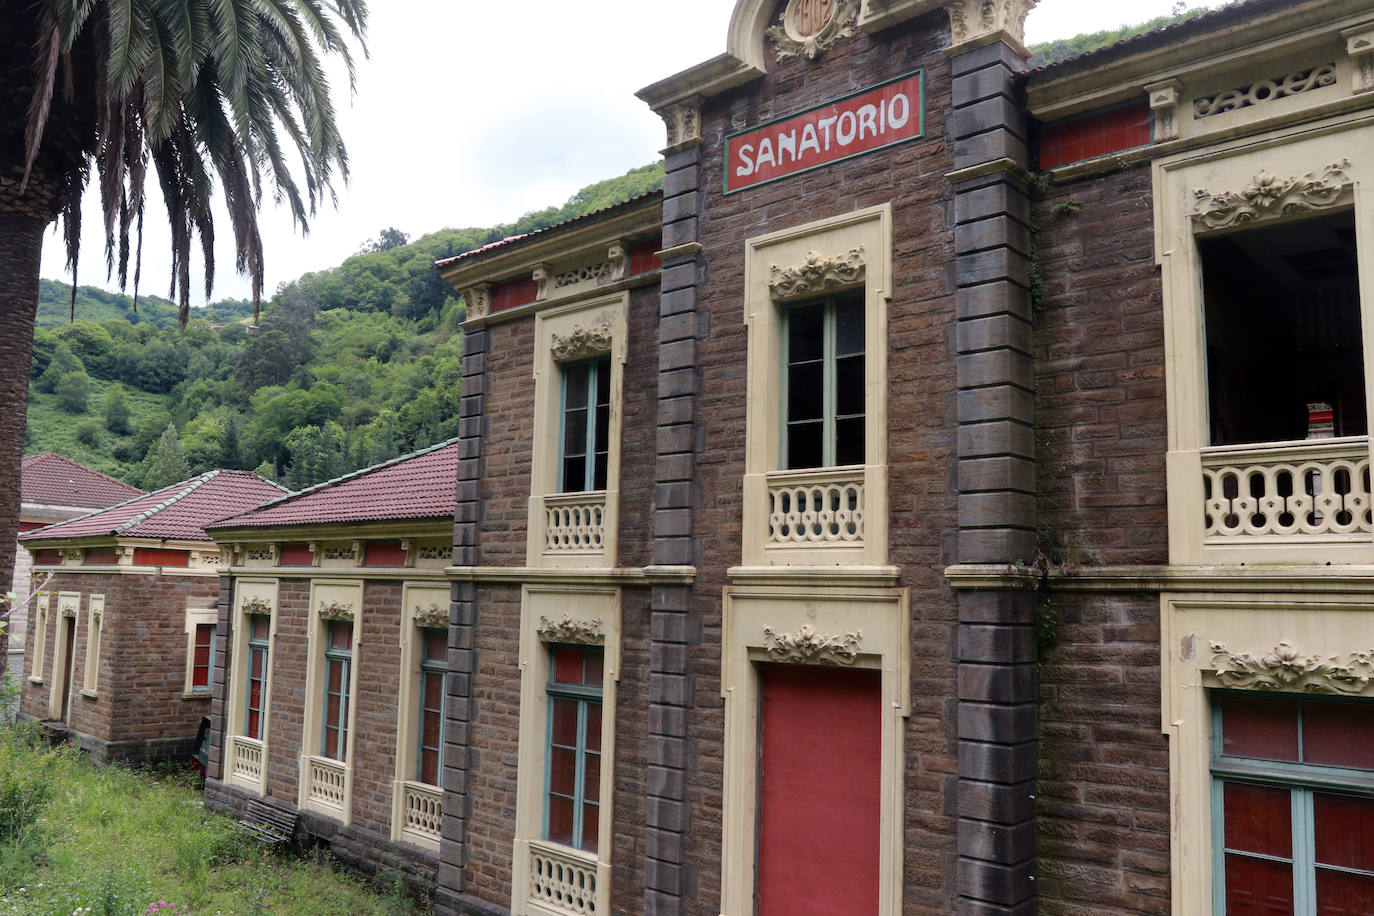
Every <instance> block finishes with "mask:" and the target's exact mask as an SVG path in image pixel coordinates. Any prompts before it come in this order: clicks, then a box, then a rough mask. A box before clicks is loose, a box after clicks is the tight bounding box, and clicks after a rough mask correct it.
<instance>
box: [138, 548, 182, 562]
mask: <svg viewBox="0 0 1374 916" xmlns="http://www.w3.org/2000/svg"><path fill="white" fill-rule="evenodd" d="M134 565H135V566H190V565H191V553H190V551H187V550H158V549H156V548H153V547H135V548H134Z"/></svg>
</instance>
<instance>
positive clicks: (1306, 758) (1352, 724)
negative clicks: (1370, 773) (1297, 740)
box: [1302, 703, 1374, 770]
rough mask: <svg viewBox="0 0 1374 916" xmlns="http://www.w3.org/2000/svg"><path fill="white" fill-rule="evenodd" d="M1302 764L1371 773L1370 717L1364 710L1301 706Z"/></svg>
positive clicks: (1373, 732)
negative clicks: (1354, 768)
mask: <svg viewBox="0 0 1374 916" xmlns="http://www.w3.org/2000/svg"><path fill="white" fill-rule="evenodd" d="M1302 757H1303V762H1305V763H1320V764H1322V765H1324V766H1332V767H1356V768H1358V769H1361V770H1374V717H1372V716H1371V710H1370V708H1369V707H1368V706H1357V705H1354V704H1343V703H1305V704H1303V707H1302Z"/></svg>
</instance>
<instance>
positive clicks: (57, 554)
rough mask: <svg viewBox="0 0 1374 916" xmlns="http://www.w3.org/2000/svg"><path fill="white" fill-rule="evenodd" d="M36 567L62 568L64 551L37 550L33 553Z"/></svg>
mask: <svg viewBox="0 0 1374 916" xmlns="http://www.w3.org/2000/svg"><path fill="white" fill-rule="evenodd" d="M33 565H34V566H61V565H62V551H60V550H35V551H34V552H33Z"/></svg>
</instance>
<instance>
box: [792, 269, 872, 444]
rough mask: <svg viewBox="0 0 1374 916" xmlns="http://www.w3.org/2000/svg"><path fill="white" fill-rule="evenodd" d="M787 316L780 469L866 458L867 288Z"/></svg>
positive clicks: (813, 302)
mask: <svg viewBox="0 0 1374 916" xmlns="http://www.w3.org/2000/svg"><path fill="white" fill-rule="evenodd" d="M782 318H783V320H782V325H783V326H782V359H781V366H782V378H781V380H780V382H779V387H780V389H781V390H780V392H779V394H780V398H781V403H782V418H781V419H782V449H781V454H780V461H781V463H782V467H783V469H784V470H801V469H805V468H827V467H842V466H848V465H861V464H863V463H864V456H865V436H866V430H865V424H866V422H867V417H866V410H867V404H866V388H867V381H866V375H865V360H866V357H865V327H864V323H865V308H864V293H863V290H861V289H860V290H851V291H849V292H844V293H838V294H836V295H833V296H827V297H825V298H823V299H814V300H811V301H809V302H802V303H798V304H796V305H791V306H787V307H786V308H785V309H784V311H783V316H782Z"/></svg>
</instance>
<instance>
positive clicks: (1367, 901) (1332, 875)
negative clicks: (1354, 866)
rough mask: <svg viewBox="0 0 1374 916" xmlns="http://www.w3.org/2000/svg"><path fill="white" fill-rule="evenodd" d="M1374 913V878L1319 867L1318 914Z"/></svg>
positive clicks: (1360, 915)
mask: <svg viewBox="0 0 1374 916" xmlns="http://www.w3.org/2000/svg"><path fill="white" fill-rule="evenodd" d="M1370 913H1374V878H1371V877H1370V876H1369V875H1352V874H1348V873H1345V872H1338V871H1329V870H1328V869H1325V868H1319V869H1317V916H1369V914H1370Z"/></svg>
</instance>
